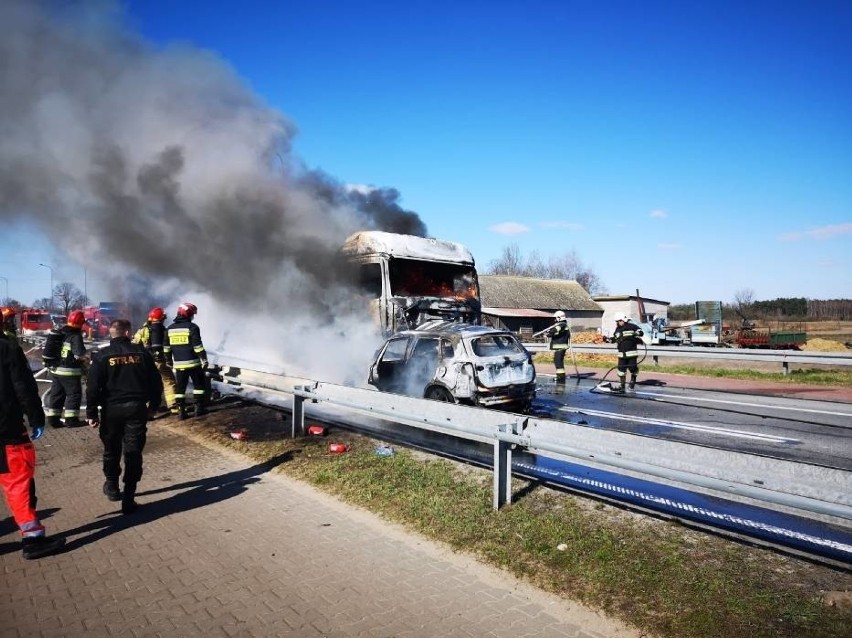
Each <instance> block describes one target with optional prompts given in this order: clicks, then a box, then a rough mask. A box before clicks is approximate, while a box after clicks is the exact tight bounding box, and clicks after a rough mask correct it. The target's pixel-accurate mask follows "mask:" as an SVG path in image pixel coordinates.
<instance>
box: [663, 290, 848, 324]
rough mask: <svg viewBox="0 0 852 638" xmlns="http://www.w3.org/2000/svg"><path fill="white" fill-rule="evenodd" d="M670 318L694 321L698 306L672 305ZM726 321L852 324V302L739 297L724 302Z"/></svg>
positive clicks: (723, 311)
mask: <svg viewBox="0 0 852 638" xmlns="http://www.w3.org/2000/svg"><path fill="white" fill-rule="evenodd" d="M668 316H669V319H672V320H675V321H687V320H690V319H695V304H691V303H690V304H675V305H671V306H669V310H668ZM722 318H723V319H724V320H725V321H729V322H732V323H734V322H737V321H742V320H749V321H754V320H761V321H767V320H783V321H852V299H806V298H805V297H779V298H777V299H771V300H765V301H755V300H752V299H748V298H743V297H742V296H741V295H739V294H738V296H737V299H735V301H734V302H733V303H722Z"/></svg>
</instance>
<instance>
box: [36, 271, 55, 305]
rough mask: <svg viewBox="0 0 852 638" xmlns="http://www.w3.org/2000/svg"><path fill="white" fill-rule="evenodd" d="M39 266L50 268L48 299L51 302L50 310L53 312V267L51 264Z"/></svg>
mask: <svg viewBox="0 0 852 638" xmlns="http://www.w3.org/2000/svg"><path fill="white" fill-rule="evenodd" d="M39 266H44V267H45V268H47V269H49V270H50V295H49V296H48V298H47V301H48V303H49V304H50V307H49V308H48V310H49V311H50V312H53V268H52V267H51V266H48V265H47V264H39Z"/></svg>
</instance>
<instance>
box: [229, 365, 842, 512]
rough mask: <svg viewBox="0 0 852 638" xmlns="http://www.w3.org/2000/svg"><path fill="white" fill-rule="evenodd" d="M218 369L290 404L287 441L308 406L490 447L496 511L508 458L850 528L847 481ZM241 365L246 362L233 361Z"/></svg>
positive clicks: (628, 437)
mask: <svg viewBox="0 0 852 638" xmlns="http://www.w3.org/2000/svg"><path fill="white" fill-rule="evenodd" d="M213 357H214V359H215V362H216V363H217V364H218V365H220V366H224V367H223V368H222V376H221V377H220V378H221V379H223V382H224V384H228V385H232V386H239V390H238V391H237V392H238V393H241V394H242V395H243V396H245V397H246V398H248V399H257V398H259V397H262V396H263V394H264V393H266V392H270V391H271V392H273V393H285V394H287V395H291V396H292V397H293V399H292V401H293V404H292V405H293V407H292V410H293V421H292V423H293V425H292V427H293V430H292V432H291V435H292V436H302V435H304V434H305V401H308V402H310V403H326V404H330V405H333V406H336V407H338V408H343V409H344V410H346V411H355V412H358V413H360V414H365V415H370V416H372V417H377V418H380V419H384V420H388V421H392V422H396V423H400V424H404V425H408V426H413V427H416V428H422V429H426V430H430V431H433V432H440V433H445V434H447V435H450V436H453V437H458V438H462V439H467V440H470V441H478V442H480V443H487V444H489V445H493V447H494V463H493V469H494V486H493V505H494V507H495V508H500V507H501V506H503V505H504V504H506V503H509V502H511V498H512V495H511V490H510V484H511V481H510V478H511V467H512V462H511V460H512V449H513V448H514V447H521V448H524V449H525V450H529V451H532V452H533V453H536V454H541V455H544V456H547V457H549V458H555V459H557V460H567V461H569V462H574V463H582V464H584V465H587V466H590V467H595V468H599V469H604V470H609V471H615V472H618V473H621V474H626V475H628V476H632V477H635V478H640V479H644V480H652V481H655V482H662V483H664V484H668V485H673V486H679V487H685V488H687V489H690V490H697V491H699V492H702V493H706V494H711V495H715V496H723V497H724V498H726V499H729V500H735V501H741V502H745V503H749V504H752V505H754V504H758V505H766V504H771V505H772V506H774V507H775V508H778V509H781V510H783V511H789V512H791V513H794V514H796V515H799V516H804V517H807V518H812V519H813V518H815V519H817V520H824V521H826V520H827V521H828V522H831V523H832V524H835V525H841V526H843V527H846V528H850V529H852V490H850V489H849V486H850V485H852V472H848V471H845V470H841V469H836V468H827V467H822V466H816V465H808V464H803V463H796V462H793V461H788V460H782V459H773V458H769V457H765V456H759V455H755V454H749V453H743V452H732V451H729V450H718V449H714V448H709V447H702V446H695V445H691V444H689V443H683V442H677V441H667V440H663V439H654V438H649V437H637V436H634V435H632V434H629V433H625V432H615V431H608V430H601V429H594V428H586V427H583V426H580V425H574V424H569V423H566V422H564V421H556V420H551V419H543V418H534V417H527V416H524V415H520V414H513V413H508V412H500V411H495V410H483V409H479V408H472V407H468V406H461V405H454V404H450V403H442V402H437V401H429V400H426V399H418V398H413V397H405V396H399V395H394V394H387V393H384V392H378V391H376V390H372V389H365V388H352V387H346V386H340V385H335V384H331V383H325V382H320V381H313V380H309V379H303V378H296V377H286V376H282V374H281V372H280V371H277V370H276V371H273V370H268V371H259V370H249V369H246V368H244V367H241V368H234V367H229V366H228V360H226V359H225V358H224V357H221V356H217V355H213ZM240 363H241V364H242V365H243V366H244V365H245V363H246V362H242V361H241V362H240Z"/></svg>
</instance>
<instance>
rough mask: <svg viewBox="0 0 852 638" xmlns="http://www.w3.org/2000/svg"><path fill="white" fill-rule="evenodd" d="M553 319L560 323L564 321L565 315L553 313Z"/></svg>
mask: <svg viewBox="0 0 852 638" xmlns="http://www.w3.org/2000/svg"><path fill="white" fill-rule="evenodd" d="M553 318H554V319H556V321H562V320H563V319H565V313H564V312H562V311H561V310H557V311H556V312H554V313H553Z"/></svg>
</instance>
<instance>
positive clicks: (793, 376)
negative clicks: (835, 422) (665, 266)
mask: <svg viewBox="0 0 852 638" xmlns="http://www.w3.org/2000/svg"><path fill="white" fill-rule="evenodd" d="M533 360H534V361H535V362H536V363H553V355H552V354H550V353H549V352H539V353H536V354H535V355H534V356H533ZM577 364H578V365H582V366H583V367H587V368H600V369H608V368H611V367H613V366H615V365H616V359H615V357H604V356H603V355H591V356H588V355H577ZM641 370H642V373H643V374H644V375H648V374H652V373H654V372H665V373H669V374H683V375H689V376H697V377H717V378H727V379H750V380H757V381H771V382H773V383H804V384H811V385H827V386H841V387H849V386H852V371H847V370H835V369H831V370H828V369H816V368H802V369H793V370H791V371H790V373H789V374H784V373H783V372H771V371H766V370H757V369H754V368H716V367H707V366H699V365H692V364H690V365H681V364H663V365H648V364H645V365H643V366H642V367H641Z"/></svg>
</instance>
